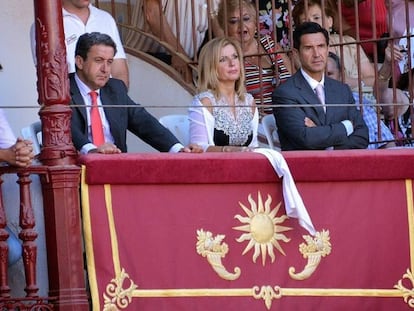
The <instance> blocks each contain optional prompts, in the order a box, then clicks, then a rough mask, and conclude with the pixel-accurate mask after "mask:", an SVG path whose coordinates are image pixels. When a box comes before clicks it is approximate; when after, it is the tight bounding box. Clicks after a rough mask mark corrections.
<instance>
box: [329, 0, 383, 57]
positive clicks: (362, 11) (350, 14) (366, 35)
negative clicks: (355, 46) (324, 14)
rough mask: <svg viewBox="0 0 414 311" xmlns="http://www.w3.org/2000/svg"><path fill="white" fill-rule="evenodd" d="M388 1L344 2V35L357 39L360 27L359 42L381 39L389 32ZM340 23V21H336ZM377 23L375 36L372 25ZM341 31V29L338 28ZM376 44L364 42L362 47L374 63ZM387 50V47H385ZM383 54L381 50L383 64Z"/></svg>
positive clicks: (362, 0) (347, 0)
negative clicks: (357, 31) (356, 4)
mask: <svg viewBox="0 0 414 311" xmlns="http://www.w3.org/2000/svg"><path fill="white" fill-rule="evenodd" d="M354 1H358V17H359V18H358V19H357V17H356V16H355V3H354ZM386 2H388V0H385V1H384V0H343V1H342V8H341V9H342V21H343V22H345V23H343V33H344V34H346V35H349V36H351V37H353V38H355V39H356V38H357V34H356V27H357V24H358V27H359V40H362V41H363V40H372V39H374V37H375V38H377V39H379V38H381V37H382V36H384V35H385V34H386V33H387V32H388V25H387V24H388V22H387V19H388V12H387V7H386V4H385V3H386ZM372 6H374V11H375V20H373V15H372V9H373V7H372ZM335 22H339V21H335ZM373 22H374V23H375V28H376V34H375V36H374V33H373V29H372V23H373ZM337 30H339V28H337ZM375 44H376V43H375V42H362V43H361V46H362V48H363V49H364V51H365V53H366V54H367V56H368V58H369V59H370V61H371V62H373V61H374V45H375ZM384 48H385V47H384ZM383 52H384V51H381V50H379V51H378V53H379V55H378V58H379V61H380V62H381V63H382V61H383V58H384V57H383Z"/></svg>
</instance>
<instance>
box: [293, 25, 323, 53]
mask: <svg viewBox="0 0 414 311" xmlns="http://www.w3.org/2000/svg"><path fill="white" fill-rule="evenodd" d="M319 32H320V33H322V34H323V35H324V36H325V39H326V45H329V34H328V31H327V30H326V29H325V28H323V27H322V26H321V25H319V24H318V23H314V22H303V23H302V24H299V25H298V26H296V27H295V31H294V32H293V47H294V48H295V49H297V50H299V48H300V39H301V38H302V36H303V35H307V34H311V33H319Z"/></svg>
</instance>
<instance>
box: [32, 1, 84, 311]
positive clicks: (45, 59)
mask: <svg viewBox="0 0 414 311" xmlns="http://www.w3.org/2000/svg"><path fill="white" fill-rule="evenodd" d="M33 2H34V9H35V10H34V11H35V29H36V43H37V44H36V55H37V77H38V81H37V87H38V93H39V104H40V111H39V115H40V118H41V121H42V139H43V141H42V143H43V146H42V150H41V154H40V160H41V161H42V163H43V164H45V165H47V166H48V174H47V175H46V176H42V177H41V182H42V187H43V202H44V214H45V229H46V230H45V232H46V246H47V255H48V256H47V258H48V271H49V296H53V297H56V298H57V303H56V304H55V310H65V311H69V310H73V311H75V310H76V311H79V310H85V311H86V310H89V303H88V299H87V292H86V289H85V288H86V286H85V274H84V262H83V251H82V234H81V222H80V204H79V182H80V168H79V167H78V166H76V165H75V164H76V158H77V152H76V150H75V148H74V146H73V144H72V137H71V133H70V120H71V109H70V107H69V102H70V93H69V79H68V69H67V64H66V47H65V43H64V32H63V23H62V3H61V0H34V1H33ZM54 301H55V300H54Z"/></svg>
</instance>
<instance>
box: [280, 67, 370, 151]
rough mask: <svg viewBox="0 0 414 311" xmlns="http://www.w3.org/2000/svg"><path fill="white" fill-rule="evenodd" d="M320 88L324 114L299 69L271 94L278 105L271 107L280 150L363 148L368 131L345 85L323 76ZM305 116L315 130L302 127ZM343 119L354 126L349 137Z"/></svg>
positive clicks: (365, 145) (366, 141)
mask: <svg viewBox="0 0 414 311" xmlns="http://www.w3.org/2000/svg"><path fill="white" fill-rule="evenodd" d="M324 89H325V104H326V113H325V112H324V110H323V107H322V105H320V104H319V101H318V97H317V95H316V94H315V92H314V91H313V90H312V88H311V87H310V85H309V83H308V82H307V81H306V80H305V78H304V77H303V75H302V72H301V71H300V70H299V71H298V72H297V73H295V74H294V75H293V76H292V77H291V78H289V79H288V80H287V81H286V82H284V83H283V84H282V85H280V86H279V87H278V88H276V90H275V91H274V92H273V97H272V98H273V104H274V105H281V106H282V107H274V108H273V113H274V116H275V119H276V124H277V127H278V133H279V139H280V144H281V147H282V150H309V149H320V150H323V149H326V148H328V147H334V149H364V148H367V146H368V142H369V141H368V140H369V139H368V128H367V126H366V124H365V122H364V120H363V118H362V115H361V112H360V111H358V110H357V109H356V106H355V102H354V98H353V96H352V92H351V90H350V88H349V86H348V85H346V84H343V83H341V82H339V81H336V80H333V79H331V78H328V77H326V76H325V85H324ZM294 105H302V106H301V107H294ZM315 105H316V106H315ZM305 117H308V118H310V119H311V120H312V121H313V122H314V123H315V124H316V127H306V126H305V122H304V119H305ZM343 120H350V121H351V122H352V123H353V125H354V132H353V133H352V134H351V135H350V136H347V135H346V129H345V126H344V125H343V124H342V123H341V121H343Z"/></svg>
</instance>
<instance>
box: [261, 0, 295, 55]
mask: <svg viewBox="0 0 414 311" xmlns="http://www.w3.org/2000/svg"><path fill="white" fill-rule="evenodd" d="M253 2H254V3H255V4H256V3H258V5H259V25H260V29H259V34H260V35H262V36H264V35H269V36H271V37H272V38H274V35H276V38H277V43H278V44H279V45H280V46H281V47H283V48H284V49H288V48H289V45H290V42H289V27H290V26H291V25H290V21H289V5H288V1H285V0H273V1H272V0H254V1H253ZM293 2H295V1H293ZM273 3H274V7H273ZM274 30H276V34H274Z"/></svg>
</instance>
